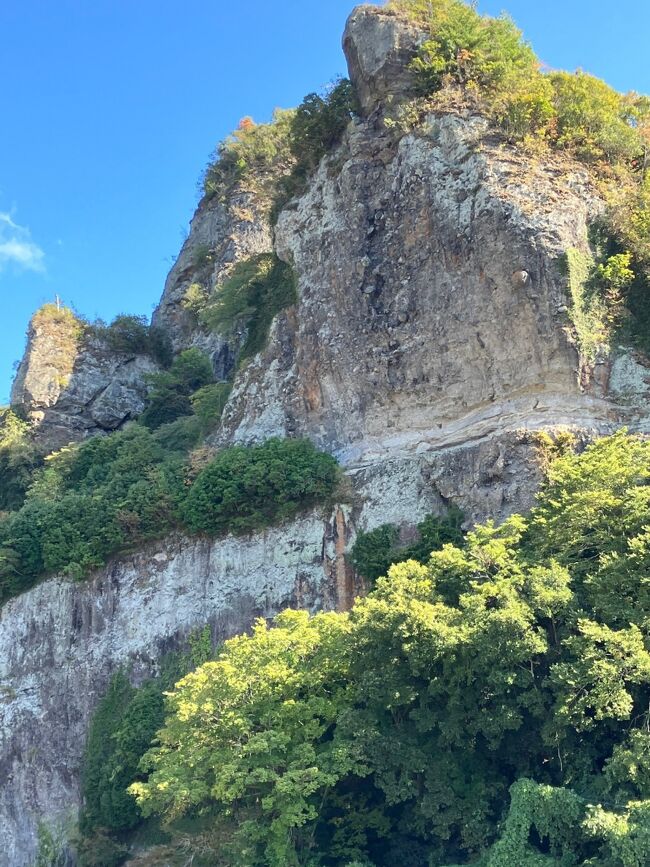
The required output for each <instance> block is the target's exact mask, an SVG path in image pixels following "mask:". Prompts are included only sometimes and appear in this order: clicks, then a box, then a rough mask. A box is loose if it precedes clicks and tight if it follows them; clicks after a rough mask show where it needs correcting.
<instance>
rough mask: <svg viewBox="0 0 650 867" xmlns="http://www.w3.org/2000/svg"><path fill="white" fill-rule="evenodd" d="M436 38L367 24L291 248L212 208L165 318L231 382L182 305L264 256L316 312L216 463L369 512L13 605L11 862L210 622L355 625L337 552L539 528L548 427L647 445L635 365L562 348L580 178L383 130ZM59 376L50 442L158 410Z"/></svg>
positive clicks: (167, 558) (0, 673)
mask: <svg viewBox="0 0 650 867" xmlns="http://www.w3.org/2000/svg"><path fill="white" fill-rule="evenodd" d="M420 39H421V34H420V33H419V32H418V31H417V30H416V29H414V28H413V27H411V26H410V25H408V24H405V23H403V22H401V21H400V20H399V19H397V18H394V17H392V16H389V15H386V14H385V13H384V12H382V11H381V10H378V9H377V8H376V7H360V9H358V10H356V11H355V12H354V13H353V15H352V16H351V18H350V20H349V22H348V26H347V29H346V33H345V37H344V47H345V50H346V53H347V56H348V61H349V67H350V75H351V78H352V80H353V83H354V85H355V89H356V91H357V94H358V96H359V100H360V104H361V116H360V117H359V118H358V119H355V120H354V121H353V122H351V123H350V125H349V127H348V130H347V132H346V134H345V136H344V139H343V141H342V142H341V144H340V145H339V146H338V148H337V149H336V150H335V151H334V152H333V153H331V154H330V155H328V156H327V157H325V158H324V159H323V160H322V162H321V164H320V166H319V168H318V170H317V171H316V173H315V175H314V176H313V178H312V179H311V180H310V183H309V186H308V189H307V191H306V192H305V193H304V194H303V195H302V196H301V197H300V198H298V199H296V200H293V201H292V202H290V203H289V205H288V206H286V207H285V209H284V210H283V211H282V213H281V214H280V217H279V221H278V224H277V227H276V229H275V234H274V237H273V235H272V231H271V228H270V225H269V222H268V217H267V215H266V209H265V208H264V207H263V206H262V205H260V204H259V203H258V202H257V201H256V199H255V196H254V194H252V193H251V192H249V191H246V190H245V189H243V188H236V189H235V191H234V193H233V195H232V197H231V198H230V199H229V200H228V201H227V202H223V201H220V200H219V199H217V198H216V197H215V198H213V199H211V200H206V201H204V202H203V203H202V204H201V205H200V206H199V209H198V210H197V213H196V215H195V217H194V219H193V221H192V224H191V230H190V234H189V237H188V239H187V241H186V242H185V244H184V245H183V248H182V250H181V253H180V255H179V258H178V261H177V262H176V264H175V265H174V267H173V269H172V271H171V273H170V275H169V278H168V280H167V283H166V286H165V290H164V293H163V296H162V299H161V302H160V305H159V307H158V309H157V311H156V313H155V316H154V322H155V324H156V325H158V326H160V327H162V328H164V329H165V330H166V331H167V332H168V334H169V335H170V337H171V339H172V342H173V344H174V347H175V349H176V350H180V349H183V348H186V347H188V346H200V347H202V348H203V349H205V350H206V351H208V352H209V353H210V355H211V358H212V361H213V366H214V369H215V372H216V375H217V377H218V378H226V377H227V376H228V375H230V373H231V372H232V370H233V368H234V363H235V359H236V353H237V350H238V348H239V346H240V345H241V341H242V339H243V336H242V335H241V334H235V335H234V336H233V337H228V338H225V337H222V336H220V335H216V334H208V333H205V332H203V331H202V330H201V329H200V328H198V327H197V325H196V322H195V320H193V319H192V317H191V315H190V314H189V313H188V311H187V310H186V309H185V308H184V306H183V304H182V300H183V298H184V295H185V293H186V291H187V289H188V287H189V286H190V285H191V284H192V283H194V282H197V281H198V282H201V284H202V285H204V286H206V287H208V288H211V289H213V288H214V287H215V286H217V285H218V284H219V283H220V282H221V281H222V280H223V278H224V277H225V276H226V275H227V274H228V272H229V269H230V268H231V267H232V265H233V264H234V263H235V262H237V261H241V260H243V259H245V258H247V257H249V256H251V255H254V254H257V253H260V252H267V251H270V250H272V249H275V251H276V252H277V254H278V255H279V256H280V258H282V259H283V260H285V261H287V262H290V263H291V264H292V266H293V268H294V271H295V273H296V275H297V281H298V295H299V301H298V303H297V305H295V306H294V307H292V308H290V309H288V310H285V311H284V312H283V313H281V314H280V315H278V316H277V317H276V318H275V320H274V322H273V325H272V328H271V334H270V338H269V341H268V344H267V346H266V348H265V350H264V351H263V352H261V353H260V354H259V355H257V356H255V357H254V358H252V359H251V360H250V361H249V362H248V363H247V364H246V366H244V367H242V368H241V369H240V370H239V372H238V373H237V374H236V376H235V380H234V387H233V390H232V393H231V396H230V399H229V402H228V405H227V407H226V410H225V413H224V417H223V422H222V426H221V427H220V429H219V431H218V433H217V434H216V435H215V436H214V444H216V445H226V444H229V443H233V442H253V441H260V440H263V439H265V438H267V437H269V436H307V437H309V438H311V439H312V440H314V441H315V442H316V443H317V444H318V445H319V446H320V447H321V448H323V449H325V450H328V451H330V452H332V453H334V454H336V456H337V457H338V458H339V460H340V461H341V463H342V464H343V466H344V469H345V471H346V473H347V476H348V478H349V480H350V484H351V487H352V489H353V492H354V497H353V500H354V503H355V506H354V508H351V507H350V508H347V507H346V508H338V509H337V510H335V513H334V514H333V515H332V516H328V517H326V518H323V517H322V516H321V515H318V514H312V515H308V516H306V517H304V518H302V519H300V520H297V521H296V522H294V523H291V524H288V525H286V526H284V527H282V528H278V529H274V530H270V531H268V532H267V533H264V534H259V535H257V536H252V537H250V538H246V539H236V538H233V537H228V538H227V539H225V540H222V541H217V542H213V543H208V542H205V541H197V540H187V539H171V540H168V541H167V542H165V543H162V544H159V545H151V546H149V547H148V548H147V549H146V550H143V551H142V552H140V553H138V554H137V555H133V556H129V557H125V558H122V559H118V560H116V561H115V562H114V563H112V564H111V565H109V566H107V567H106V568H104V569H102V570H100V571H99V572H97V574H96V575H95V576H94V577H93V579H92V580H91V581H89V582H88V583H87V584H84V585H78V584H73V583H71V582H68V581H65V580H59V579H53V580H51V581H48V582H46V583H44V584H41V585H40V586H38V587H37V588H35V589H34V590H32V591H30V592H28V593H26V594H24V595H23V596H21V597H20V598H18V599H16V600H14V601H12V602H11V603H9V604H8V605H7V606H5V608H4V609H3V610H2V612H0V778H2V779H3V780H4V781H6V782H5V784H4V785H3V788H2V793H1V794H0V844H1V845H0V865H2V867H7V865H11V867H20V865H23V864H27V863H28V862H29V859H30V857H31V856H32V854H33V852H34V848H35V828H36V826H37V822H38V820H39V819H45V820H47V821H53V820H55V819H56V818H57V817H63V816H65V815H67V814H68V813H70V811H74V810H75V808H76V807H77V806H78V801H79V779H78V768H79V762H80V756H81V752H82V748H83V741H84V737H85V733H86V730H87V723H88V720H89V717H90V715H91V713H92V710H93V708H94V707H95V705H96V702H97V700H98V698H99V697H100V695H101V693H102V690H103V688H104V687H105V685H106V682H107V680H108V677H109V675H110V673H111V672H112V671H114V670H115V669H116V668H117V667H118V666H120V665H129V664H132V665H133V666H134V667H133V672H134V677H135V678H136V679H137V678H139V677H140V678H142V677H144V676H146V674H148V673H150V672H151V671H152V670H155V665H156V659H157V658H158V657H159V655H160V654H161V652H163V651H164V650H165V649H169V648H170V647H172V646H174V645H175V644H177V643H178V642H179V641H181V640H182V638H183V637H184V636H186V635H187V633H188V632H189V631H190V630H191V629H192V628H193V627H196V626H202V625H203V624H204V623H205V622H209V623H210V624H211V626H212V629H213V634H214V637H215V638H218V639H222V638H224V637H226V636H228V635H230V634H233V633H235V632H238V631H242V630H244V629H246V628H247V627H248V626H249V625H250V623H251V620H252V618H253V617H254V616H257V615H260V614H261V615H264V616H269V615H270V614H272V613H273V612H275V611H277V610H279V609H280V608H282V607H283V606H286V605H289V604H293V605H300V606H304V607H308V608H318V607H346V606H348V605H349V604H350V603H351V600H352V597H353V594H354V590H355V583H354V576H353V575H352V574H351V570H350V568H349V566H348V565H347V564H346V562H345V557H344V553H345V549H346V547H348V546H349V544H350V542H351V541H352V540H353V538H354V534H355V532H356V530H357V529H358V528H364V529H370V528H373V527H375V526H377V525H379V524H382V523H385V522H394V523H398V524H402V525H413V524H415V523H417V522H418V521H419V520H421V519H422V518H423V517H424V516H425V515H426V514H428V513H431V512H434V513H437V514H441V513H443V512H444V510H445V508H446V507H447V506H448V505H449V504H450V503H454V504H456V505H458V506H460V507H461V508H462V509H463V510H464V511H465V513H466V515H467V518H468V520H469V521H475V520H479V519H483V518H486V517H494V518H499V517H502V516H504V515H506V514H509V513H512V512H514V511H517V510H521V509H526V508H528V507H529V506H530V505H531V503H532V500H533V497H534V492H535V490H536V488H537V486H538V484H539V480H540V472H539V468H538V462H537V452H536V434H537V432H539V431H541V430H548V429H554V428H557V427H570V428H572V429H574V430H576V431H578V432H581V433H582V434H583V435H585V436H594V435H597V434H599V433H603V432H607V431H609V430H612V429H614V428H615V427H617V426H619V425H620V424H622V423H626V424H628V425H629V426H631V427H632V428H634V429H640V430H646V429H647V427H648V423H647V418H648V413H647V410H648V406H650V389H649V386H648V380H649V377H648V371H647V369H646V367H645V366H644V363H643V359H642V358H640V357H638V356H635V355H634V354H633V353H631V352H630V351H627V350H623V349H619V350H617V351H616V352H615V353H614V354H613V355H612V357H611V358H602V359H600V360H599V363H598V364H597V365H593V364H592V365H589V364H587V363H586V361H585V360H584V359H582V358H581V357H580V354H579V351H578V348H577V346H576V344H575V342H574V340H573V339H572V337H571V334H572V329H571V322H570V319H569V300H568V299H569V292H568V284H567V278H566V276H565V275H564V274H563V271H562V268H561V267H560V262H561V257H562V255H563V254H564V253H565V252H566V250H567V249H569V248H576V249H578V250H586V249H587V227H588V223H589V221H590V220H592V219H593V218H594V216H596V215H597V214H598V213H599V212H600V211H601V209H602V203H601V202H600V200H599V198H598V196H597V195H596V193H595V191H594V189H593V188H592V186H591V184H590V181H589V177H588V175H587V173H586V171H585V170H584V169H582V168H581V167H579V166H578V165H576V164H572V163H570V162H567V161H560V160H556V159H551V158H548V159H547V158H536V159H534V160H533V159H531V158H529V157H527V156H526V155H524V154H522V153H518V152H516V151H514V150H513V149H510V148H507V147H504V146H503V145H502V144H500V143H499V142H498V141H496V140H495V139H494V138H493V137H492V135H491V133H490V130H489V129H488V128H487V125H486V122H485V121H484V120H483V119H482V118H481V117H479V116H475V115H472V114H468V113H464V114H463V113H460V114H458V113H456V114H451V113H450V114H438V115H435V116H433V115H432V116H430V117H429V118H428V120H427V122H426V124H425V127H424V129H423V130H419V131H418V132H417V134H415V133H410V134H407V135H402V136H400V135H398V134H397V133H396V132H395V131H394V130H393V129H391V128H388V127H386V126H385V125H384V124H383V122H382V113H383V112H384V111H385V110H386V108H387V107H388V106H389V105H392V104H394V102H395V100H396V99H399V98H400V97H401V96H403V95H404V94H406V93H408V91H409V88H410V86H411V82H410V76H409V73H408V69H407V65H408V60H409V58H410V57H411V56H412V55H413V52H414V51H415V48H416V47H417V44H418V41H419V40H420ZM59 356H60V352H59V350H58V349H57V344H56V341H54V343H53V342H52V336H51V335H49V336H48V335H47V334H44V333H41V332H40V331H39V330H38V329H37V328H33V329H32V333H31V335H30V343H29V346H28V351H27V354H26V358H25V360H24V361H23V364H22V365H21V369H20V371H19V375H18V378H17V382H16V386H15V390H14V399H15V401H16V402H17V403H22V404H23V406H25V407H26V408H27V410H28V411H29V412H30V413H31V414H32V417H33V418H35V419H36V420H40V421H41V422H42V424H43V430H44V431H46V430H49V431H50V432H51V437H52V441H53V442H58V443H60V442H61V441H62V440H64V441H66V442H67V441H68V440H69V439H71V438H80V436H81V435H82V434H83V435H85V434H87V433H93V432H98V431H101V430H109V429H114V428H117V427H119V426H120V425H121V424H122V423H123V422H124V421H125V420H126V419H128V418H129V417H131V416H132V415H135V414H137V413H138V412H139V411H140V410H141V408H142V406H143V401H144V397H145V391H144V389H145V385H144V383H143V378H142V377H143V374H144V373H146V372H149V371H150V370H151V369H153V365H152V362H150V361H148V360H147V359H144V358H141V357H131V358H127V357H118V356H115V355H111V354H110V353H106V352H105V351H104V350H102V349H101V347H99V346H90V347H87V348H86V349H84V350H83V351H81V352H80V353H79V354H78V355H77V356H76V360H75V361H74V365H73V366H72V367H71V368H70V369H66V370H64V371H63V373H62V372H61V364H62V362H61V361H60V359H59ZM57 359H59V360H58V361H57ZM70 431H73V432H75V436H74V437H70V436H68V434H69V433H70ZM77 433H78V434H79V436H77V435H76V434H77ZM66 437H67V438H66Z"/></svg>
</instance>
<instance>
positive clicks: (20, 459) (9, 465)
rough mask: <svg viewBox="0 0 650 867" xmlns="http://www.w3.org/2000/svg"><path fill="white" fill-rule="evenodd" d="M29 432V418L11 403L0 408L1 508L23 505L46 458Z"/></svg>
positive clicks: (15, 507) (9, 508)
mask: <svg viewBox="0 0 650 867" xmlns="http://www.w3.org/2000/svg"><path fill="white" fill-rule="evenodd" d="M29 433H30V430H29V424H28V423H27V422H25V421H23V420H22V419H21V418H19V417H18V416H17V415H16V413H15V412H13V410H11V409H9V408H8V407H4V408H0V512H5V511H11V510H13V509H18V508H20V506H21V505H22V503H23V500H24V499H25V493H26V491H27V488H28V487H29V485H30V484H31V481H32V476H33V474H34V471H35V470H36V469H37V467H39V466H40V464H41V463H42V461H43V457H42V455H41V454H40V453H39V451H38V449H36V448H35V446H34V445H33V443H32V442H31V440H30V436H29Z"/></svg>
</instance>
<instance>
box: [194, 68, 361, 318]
mask: <svg viewBox="0 0 650 867" xmlns="http://www.w3.org/2000/svg"><path fill="white" fill-rule="evenodd" d="M355 110H356V100H355V97H354V93H353V90H352V85H351V84H350V82H349V81H348V80H347V79H341V80H340V81H337V82H335V83H334V84H333V85H332V87H330V88H329V89H328V90H327V91H326V92H325V93H323V94H318V93H310V94H308V95H307V96H306V97H305V98H304V100H303V101H302V103H301V104H300V106H299V107H298V108H297V109H296V110H281V109H276V111H275V112H274V114H273V119H272V121H271V123H263V124H257V123H255V122H254V121H253V120H252V119H251V118H250V117H245V118H243V119H242V121H241V122H240V124H239V127H238V128H237V130H236V131H235V132H234V133H233V134H232V135H231V136H229V137H228V138H227V139H226V140H225V141H223V142H222V143H221V144H220V145H219V146H218V147H217V150H216V153H215V156H214V158H213V160H212V161H211V162H210V164H209V165H208V168H207V169H206V171H205V174H204V177H203V184H202V186H203V192H204V194H205V195H206V196H208V197H212V196H217V197H218V198H219V199H220V200H224V201H225V199H226V198H227V196H228V194H229V193H230V192H231V191H232V190H233V188H234V187H235V185H236V184H239V185H240V186H241V187H243V188H244V189H246V190H251V191H253V192H256V193H257V194H258V197H259V199H260V200H261V202H262V203H264V202H266V203H267V205H268V206H269V207H271V212H272V217H273V219H275V217H277V214H278V212H279V210H280V209H281V208H282V206H283V205H284V203H285V202H286V201H287V200H288V199H290V198H291V197H292V196H294V195H297V194H299V193H301V192H302V191H303V190H304V188H305V185H306V179H307V176H308V174H309V172H310V171H312V170H313V169H314V168H315V167H316V166H317V165H318V163H319V161H320V159H321V157H322V156H324V154H326V153H327V152H328V151H329V150H330V149H331V148H332V147H333V146H334V145H335V144H336V143H337V142H338V140H339V139H340V137H341V135H342V133H343V131H344V129H345V127H346V126H347V124H348V122H349V120H350V117H351V116H352V114H353V113H354V111H355ZM195 286H198V284H195ZM190 288H192V287H190ZM202 294H203V293H201V292H200V291H199V289H197V288H194V289H192V291H191V292H190V294H189V296H188V298H187V301H186V306H187V308H188V309H190V310H192V308H193V307H194V306H195V304H196V302H197V301H199V304H200V302H201V300H202V299H201V296H202Z"/></svg>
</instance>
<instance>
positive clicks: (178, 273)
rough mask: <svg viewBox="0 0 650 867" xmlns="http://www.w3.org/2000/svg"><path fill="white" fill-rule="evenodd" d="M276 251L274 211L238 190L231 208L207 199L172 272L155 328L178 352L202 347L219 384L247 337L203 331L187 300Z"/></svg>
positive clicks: (227, 373)
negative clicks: (197, 289) (238, 266)
mask: <svg viewBox="0 0 650 867" xmlns="http://www.w3.org/2000/svg"><path fill="white" fill-rule="evenodd" d="M272 249H273V242H272V238H271V227H270V224H269V218H268V205H267V204H266V203H265V204H262V203H260V202H259V201H258V200H257V197H256V196H255V194H254V193H252V192H250V191H247V190H245V189H240V188H237V189H235V191H234V192H233V194H232V195H231V196H230V197H229V199H228V201H227V202H222V201H220V199H219V198H218V197H217V196H214V197H212V198H208V197H204V199H203V200H202V201H201V203H200V204H199V207H198V208H197V210H196V213H195V214H194V217H193V218H192V222H191V224H190V232H189V235H188V236H187V239H186V240H185V243H184V244H183V246H182V248H181V251H180V254H179V256H178V259H177V260H176V262H175V263H174V265H173V267H172V269H171V271H170V272H169V276H168V277H167V280H166V282H165V288H164V291H163V295H162V298H161V300H160V303H159V305H158V307H157V308H156V310H155V311H154V314H153V320H152V321H153V324H154V325H157V326H159V327H161V328H163V329H165V331H167V333H168V334H169V336H170V337H171V340H172V344H173V346H174V348H175V349H176V350H181V349H187V348H188V347H190V346H197V347H199V348H200V349H202V350H203V351H204V352H206V353H207V354H208V355H209V356H210V358H211V359H212V364H213V367H214V370H215V374H216V376H217V378H218V379H227V378H228V377H229V375H230V374H231V372H232V369H233V366H234V363H235V361H236V356H237V351H238V349H239V347H240V345H241V342H242V338H243V335H241V334H235V335H232V336H227V337H224V336H222V335H219V334H215V333H207V332H206V331H204V330H203V329H201V328H200V327H199V326H198V324H197V322H196V320H195V318H194V317H193V316H192V314H191V313H189V312H188V311H187V310H186V309H185V307H184V306H183V299H184V297H185V294H186V292H187V290H188V288H189V287H190V286H191V285H192V284H193V283H198V284H199V285H200V286H202V287H203V288H204V289H205V291H206V292H208V293H211V292H213V291H214V289H215V288H216V287H217V286H218V285H219V284H220V283H222V282H223V280H224V279H225V278H226V277H227V276H228V274H229V272H230V270H231V269H232V266H233V265H234V264H235V263H237V262H240V261H243V260H244V259H248V258H249V257H250V256H255V255H257V254H258V253H268V252H271V250H272Z"/></svg>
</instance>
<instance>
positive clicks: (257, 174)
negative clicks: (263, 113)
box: [203, 109, 294, 200]
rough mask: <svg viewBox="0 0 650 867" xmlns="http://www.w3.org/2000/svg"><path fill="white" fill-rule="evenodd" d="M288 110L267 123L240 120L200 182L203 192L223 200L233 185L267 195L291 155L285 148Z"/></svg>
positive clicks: (290, 116) (289, 118) (290, 161)
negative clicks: (240, 185) (241, 185)
mask: <svg viewBox="0 0 650 867" xmlns="http://www.w3.org/2000/svg"><path fill="white" fill-rule="evenodd" d="M293 116H294V112H293V111H292V110H283V109H276V110H275V112H274V113H273V119H272V121H271V122H270V123H260V124H258V123H255V122H254V121H253V120H252V118H250V117H245V118H243V119H242V120H241V121H240V123H239V126H238V128H237V129H236V130H235V132H233V133H232V135H230V136H229V137H228V138H227V139H226V140H225V141H223V142H222V143H221V144H220V145H219V146H218V147H217V150H216V152H215V155H214V158H213V160H212V161H211V162H210V164H209V165H208V168H207V169H206V171H205V175H204V178H203V192H204V194H205V195H206V196H208V197H209V198H210V197H212V196H216V197H218V198H219V199H221V200H223V199H225V198H226V196H227V195H228V194H229V193H230V192H231V191H232V190H233V188H234V186H235V185H236V184H243V186H244V188H245V189H251V190H253V191H255V192H258V193H261V194H262V195H264V194H266V195H270V194H272V191H273V189H274V184H275V180H276V178H277V177H278V176H279V175H283V174H285V173H287V172H289V171H290V170H291V168H292V165H293V155H292V153H291V149H290V147H289V130H290V127H291V122H292V120H293Z"/></svg>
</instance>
